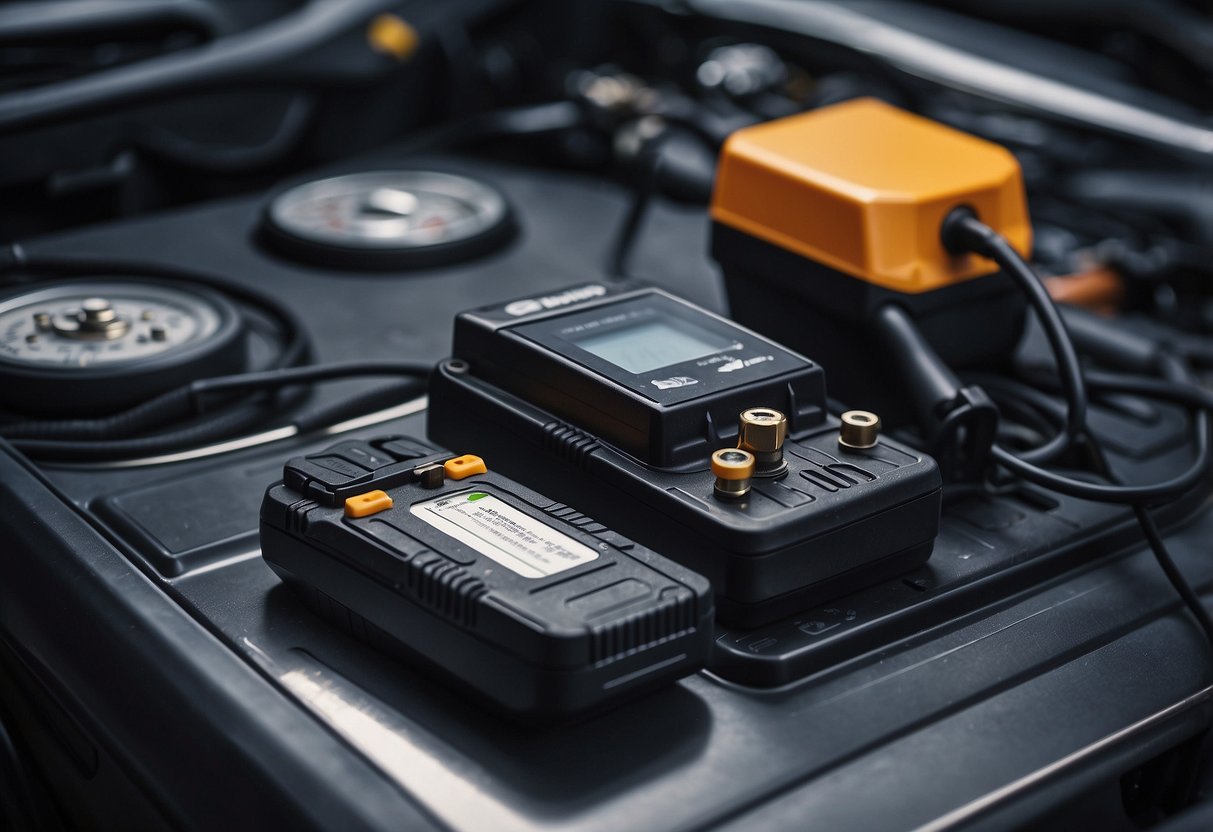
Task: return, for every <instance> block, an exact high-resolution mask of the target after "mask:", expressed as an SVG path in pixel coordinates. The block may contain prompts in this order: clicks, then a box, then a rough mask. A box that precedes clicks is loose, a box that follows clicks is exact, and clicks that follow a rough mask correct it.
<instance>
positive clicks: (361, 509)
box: [345, 490, 392, 519]
mask: <svg viewBox="0 0 1213 832" xmlns="http://www.w3.org/2000/svg"><path fill="white" fill-rule="evenodd" d="M391 507H392V498H391V497H389V496H388V495H387V492H386V491H379V490H375V491H368V492H366V493H365V494H355V495H354V496H353V497H346V498H345V516H346V517H353V518H355V519H357V518H359V517H368V516H370V515H372V514H376V513H378V512H380V511H384V510H386V509H389V508H391Z"/></svg>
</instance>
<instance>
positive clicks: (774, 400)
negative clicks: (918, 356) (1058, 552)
mask: <svg viewBox="0 0 1213 832" xmlns="http://www.w3.org/2000/svg"><path fill="white" fill-rule="evenodd" d="M838 430H839V427H838V423H837V421H836V420H834V419H832V418H830V417H829V416H828V415H827V413H826V397H825V374H824V373H823V371H822V369H821V367H819V366H818V365H817V364H815V363H813V362H812V361H809V360H808V359H806V358H804V357H803V356H800V355H798V354H796V353H794V352H791V351H790V350H787V349H785V348H784V347H781V346H780V345H778V344H776V343H774V342H773V341H769V340H767V339H766V338H763V337H761V336H759V335H757V334H755V333H753V332H751V331H749V330H747V329H743V328H742V327H740V326H738V325H736V324H735V323H733V322H732V321H729V320H727V319H725V318H722V317H719V316H717V315H713V314H711V313H710V312H707V311H706V310H704V309H701V308H699V307H697V306H694V305H692V304H690V303H688V302H686V301H684V300H681V299H679V298H676V297H674V296H673V295H670V294H668V293H666V292H663V291H661V290H658V289H651V288H636V287H630V288H629V287H626V286H618V287H612V288H611V289H607V288H606V287H604V286H600V285H596V284H589V285H583V286H577V287H573V288H571V289H568V290H566V291H563V292H557V293H554V294H552V295H548V296H544V297H533V298H525V299H521V300H516V301H512V302H510V303H504V304H499V305H495V306H490V307H485V308H482V309H478V310H475V311H472V312H465V313H463V314H461V315H459V316H458V317H457V318H456V320H455V335H454V349H453V357H452V358H451V359H449V360H447V361H445V362H443V363H441V364H440V365H439V366H438V368H437V369H436V370H435V373H434V376H433V377H432V379H431V384H430V413H429V419H428V431H429V434H430V436H431V437H432V438H433V439H434V440H435V441H437V442H440V443H442V444H444V445H447V446H464V447H466V446H469V445H472V444H475V446H476V447H478V448H484V449H485V450H486V452H487V453H491V454H492V458H493V460H494V463H495V465H496V466H497V467H498V468H499V469H500V470H503V471H506V472H507V473H509V474H510V475H511V476H514V477H516V478H518V479H520V480H523V481H525V482H528V483H531V484H534V485H536V486H538V487H540V488H542V489H544V490H545V491H547V492H549V493H552V494H555V495H557V496H559V497H560V498H561V499H562V500H566V501H567V502H569V503H570V504H571V505H574V506H576V507H577V508H578V509H579V510H584V511H586V512H589V513H591V514H593V515H595V516H598V517H601V518H602V520H603V521H604V522H607V523H610V524H611V525H612V526H613V527H616V528H618V529H619V530H620V531H621V532H623V533H624V534H627V535H628V536H630V537H635V538H636V539H637V540H639V541H641V542H643V543H645V544H646V545H649V546H652V547H653V548H655V549H657V550H658V551H660V552H662V553H663V554H666V555H668V556H669V557H671V558H673V559H674V560H677V561H679V562H680V563H683V564H684V565H686V566H689V567H691V568H693V569H695V570H696V571H699V572H702V573H704V574H705V575H707V576H708V577H709V579H710V580H711V581H712V584H713V588H714V589H715V591H716V594H717V607H718V608H719V609H720V613H721V616H722V618H724V619H726V620H729V621H731V622H735V623H737V624H740V625H742V626H748V625H757V624H759V623H763V622H766V621H771V620H773V619H775V618H777V617H779V616H781V615H784V614H786V613H789V612H792V611H794V610H796V609H800V608H803V607H804V606H805V605H807V604H811V603H814V602H815V601H820V600H823V599H826V598H831V597H834V596H836V595H838V594H842V593H845V592H847V591H849V590H851V589H854V588H857V587H859V586H864V585H867V584H870V583H875V582H877V581H880V580H882V579H884V578H887V577H890V576H892V575H895V574H898V573H899V572H902V571H905V570H908V569H910V568H912V567H914V566H917V565H919V564H921V563H922V562H923V561H925V560H926V559H927V558H928V557H929V556H930V553H931V547H932V545H933V541H934V537H935V534H936V531H937V529H938V523H939V504H940V479H939V473H938V469H937V467H936V465H935V462H934V461H933V460H932V459H930V457H928V456H926V455H924V454H921V453H918V452H915V451H912V450H911V449H909V448H907V447H905V446H903V445H900V444H897V443H895V442H891V441H888V440H885V439H882V440H880V441H879V442H877V443H874V444H872V445H871V446H869V447H866V448H856V447H848V446H846V445H840V444H839V442H838Z"/></svg>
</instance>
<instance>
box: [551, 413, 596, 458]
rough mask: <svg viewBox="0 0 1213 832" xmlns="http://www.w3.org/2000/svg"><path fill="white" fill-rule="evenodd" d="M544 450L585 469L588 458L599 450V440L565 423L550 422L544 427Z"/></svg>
mask: <svg viewBox="0 0 1213 832" xmlns="http://www.w3.org/2000/svg"><path fill="white" fill-rule="evenodd" d="M543 449H544V450H545V451H547V452H548V453H550V454H552V455H553V456H555V457H557V458H559V459H563V460H565V461H566V462H569V463H572V464H573V465H575V466H577V467H578V468H585V465H586V459H587V457H589V455H590V454H591V453H593V452H594V451H595V450H597V449H598V440H597V439H595V438H594V437H592V436H590V435H589V434H588V433H583V432H581V431H580V430H578V429H577V428H574V427H571V426H569V425H566V424H564V423H563V422H549V423H548V424H546V425H544V426H543Z"/></svg>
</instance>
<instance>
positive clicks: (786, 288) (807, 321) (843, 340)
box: [711, 223, 1026, 426]
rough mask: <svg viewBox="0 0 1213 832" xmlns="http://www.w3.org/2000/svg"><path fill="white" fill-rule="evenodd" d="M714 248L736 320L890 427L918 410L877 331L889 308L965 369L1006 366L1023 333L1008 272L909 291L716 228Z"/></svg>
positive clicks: (1019, 301) (1019, 299) (1020, 302)
mask: <svg viewBox="0 0 1213 832" xmlns="http://www.w3.org/2000/svg"><path fill="white" fill-rule="evenodd" d="M711 247H712V249H711V250H712V256H713V257H714V258H715V259H716V261H717V262H718V263H719V264H720V266H721V268H722V270H723V273H724V284H725V289H726V291H727V293H728V297H729V310H730V314H731V315H732V317H734V318H735V319H737V320H738V321H740V322H741V323H742V324H744V325H746V326H748V327H750V328H751V329H754V330H756V331H758V332H760V333H762V334H763V335H766V336H768V337H770V338H774V339H776V340H779V341H782V342H783V343H785V344H787V345H789V346H790V347H792V348H793V349H796V350H800V351H801V352H804V353H806V354H808V355H811V356H813V359H814V360H815V361H818V362H819V363H820V364H821V365H822V366H823V367H824V368H825V370H826V372H827V373H828V374H829V377H830V393H831V395H832V396H833V397H834V398H836V399H838V400H839V401H843V402H845V403H846V404H848V405H849V406H851V407H857V408H863V409H865V410H874V411H876V412H878V413H879V414H880V417H881V420H882V421H883V422H884V423H885V424H886V425H889V426H897V425H901V424H905V423H907V422H910V421H911V420H913V418H914V416H915V412H914V409H913V407H912V406H911V405H910V398H911V396H910V394H909V392H908V391H907V390H906V387H905V384H904V383H903V379H902V378H901V377H900V376H899V375H898V372H897V369H896V367H897V365H896V362H894V361H892V360H890V357H889V355H888V354H887V352H886V350H885V347H884V345H883V344H882V343H881V342H880V339H879V337H878V335H877V330H876V327H875V325H874V324H873V321H874V319H875V315H876V313H877V312H878V310H880V309H881V308H882V307H884V306H886V305H888V304H890V303H893V304H896V305H898V306H900V307H902V308H903V309H905V310H906V311H907V313H908V314H909V315H910V317H911V318H913V319H914V321H915V322H916V324H917V325H918V328H919V330H920V331H921V332H922V334H923V336H924V337H925V338H926V340H927V342H928V343H930V345H931V346H932V347H933V348H934V349H935V351H936V352H937V353H938V354H939V356H940V357H941V358H942V359H943V360H944V362H945V363H947V364H948V365H949V366H951V367H954V368H956V369H964V368H971V367H982V368H985V369H998V368H1000V367H1003V366H1005V364H1006V363H1007V361H1008V360H1009V358H1010V356H1011V355H1012V354H1013V353H1014V351H1015V348H1016V345H1017V344H1018V343H1019V340H1020V338H1021V337H1022V336H1023V331H1024V314H1025V309H1026V305H1025V301H1024V299H1023V295H1022V294H1021V293H1020V292H1019V291H1018V290H1017V289H1016V287H1015V285H1014V283H1012V281H1011V279H1010V278H1009V277H1007V276H1006V275H1003V274H990V275H986V276H984V277H977V278H973V279H970V280H966V281H963V282H960V283H957V284H955V285H953V286H948V287H946V288H943V289H936V290H934V291H930V292H923V293H921V294H905V293H901V292H894V291H891V290H889V289H885V288H883V287H881V286H877V285H875V284H872V283H869V282H867V281H866V280H861V279H859V278H856V277H852V276H850V275H848V274H844V273H842V272H840V271H838V270H836V269H832V268H830V267H829V266H826V265H823V264H821V263H818V262H815V261H813V260H809V259H807V258H805V257H802V256H800V255H799V254H795V253H793V252H791V251H788V250H787V249H783V248H780V247H779V246H776V245H772V244H771V243H768V242H766V241H764V240H759V239H757V238H756V237H752V236H750V235H748V234H745V233H743V232H741V231H738V230H736V229H734V228H730V227H729V226H727V225H723V224H721V223H713V224H712V240H711Z"/></svg>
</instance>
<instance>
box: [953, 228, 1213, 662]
mask: <svg viewBox="0 0 1213 832" xmlns="http://www.w3.org/2000/svg"><path fill="white" fill-rule="evenodd" d="M941 232H942V233H941V237H942V239H943V242H944V245H945V246H946V247H947V248H948V249H949V250H950V251H953V252H954V253H959V252H962V251H972V252H975V253H977V254H981V255H984V256H987V257H990V258H991V259H993V260H994V261H995V262H996V263H998V265H999V266H1000V267H1002V269H1003V270H1004V271H1006V272H1008V273H1010V274H1011V275H1012V277H1013V278H1014V279H1015V280H1016V282H1017V283H1018V284H1019V285H1020V287H1021V288H1022V289H1024V291H1025V293H1026V294H1027V295H1028V298H1029V301H1030V302H1031V303H1032V306H1033V308H1035V309H1036V311H1037V314H1038V315H1039V316H1040V320H1041V323H1042V325H1043V326H1044V329H1045V333H1046V336H1047V337H1048V339H1049V343H1050V346H1051V347H1052V348H1053V354H1054V358H1055V360H1056V362H1057V367H1058V375H1059V383H1060V386H1061V388H1062V390H1063V392H1064V393H1065V397H1066V400H1067V404H1068V405H1069V406H1068V407H1067V413H1066V417H1067V430H1066V433H1065V434H1058V435H1059V436H1063V435H1064V436H1065V437H1066V438H1067V439H1068V440H1069V441H1070V442H1072V443H1073V442H1079V441H1085V442H1086V444H1087V446H1088V447H1089V449H1090V450H1091V453H1092V455H1093V456H1094V457H1095V460H1096V462H1097V464H1098V467H1099V468H1100V469H1101V475H1102V476H1103V477H1104V478H1105V479H1107V480H1109V481H1111V482H1112V483H1114V484H1113V485H1103V484H1097V483H1087V482H1083V481H1081V480H1075V479H1072V478H1070V477H1065V476H1061V475H1058V474H1054V473H1052V472H1050V471H1046V470H1044V469H1042V468H1039V467H1037V466H1036V465H1033V464H1031V463H1030V462H1027V461H1025V460H1023V459H1021V458H1019V457H1017V456H1016V455H1015V454H1013V453H1011V452H1010V451H1008V450H1006V449H1005V448H1002V447H1001V446H999V445H997V444H995V445H994V446H993V448H991V454H992V456H993V458H994V460H995V461H996V462H998V463H999V464H1001V465H1002V466H1003V467H1005V468H1007V469H1008V470H1010V471H1011V472H1012V473H1015V474H1018V475H1019V476H1021V477H1022V478H1024V479H1026V480H1028V481H1030V482H1034V483H1036V484H1037V485H1043V486H1044V487H1046V488H1050V489H1052V490H1054V491H1058V492H1060V493H1063V494H1068V495H1070V496H1074V497H1079V498H1081V499H1088V500H1094V501H1098V502H1111V503H1127V504H1129V505H1131V506H1132V507H1133V513H1134V516H1135V517H1136V518H1137V522H1138V525H1140V526H1141V530H1142V533H1143V534H1144V535H1145V538H1146V542H1147V543H1148V545H1149V547H1150V551H1151V552H1152V553H1153V555H1154V559H1155V560H1156V561H1157V562H1158V565H1159V568H1160V569H1162V571H1163V574H1164V575H1166V577H1167V580H1168V581H1170V583H1171V586H1172V587H1174V589H1175V591H1176V592H1177V593H1178V594H1179V596H1180V598H1182V599H1183V602H1184V604H1185V605H1186V606H1187V607H1188V609H1189V611H1190V612H1191V613H1192V615H1193V616H1194V617H1195V618H1196V622H1197V624H1198V625H1199V626H1200V628H1201V630H1202V631H1203V632H1204V634H1205V637H1206V639H1208V642H1209V644H1210V645H1213V619H1210V616H1209V613H1208V610H1206V609H1205V607H1204V604H1203V603H1202V602H1201V600H1200V596H1199V595H1197V594H1196V592H1195V591H1194V590H1193V589H1192V587H1191V586H1190V585H1189V584H1188V582H1187V580H1186V579H1185V578H1184V576H1183V574H1182V573H1181V572H1180V571H1179V569H1178V567H1177V566H1176V565H1175V561H1174V560H1173V559H1172V558H1171V555H1170V553H1169V552H1168V551H1167V548H1166V544H1165V543H1164V541H1163V539H1162V535H1161V534H1160V533H1159V530H1158V526H1157V525H1156V524H1155V522H1154V518H1153V517H1152V516H1151V515H1150V512H1149V510H1148V508H1147V506H1148V504H1149V503H1150V502H1152V501H1161V500H1170V499H1175V498H1177V497H1179V496H1181V495H1182V494H1184V493H1186V492H1187V491H1188V490H1190V489H1191V488H1193V487H1194V486H1195V485H1196V484H1197V483H1199V482H1200V481H1201V480H1202V479H1204V478H1206V477H1207V476H1208V470H1207V468H1208V457H1209V407H1208V404H1209V402H1207V401H1205V399H1206V398H1207V396H1205V395H1201V394H1203V393H1204V391H1197V390H1195V388H1193V389H1192V391H1191V392H1189V393H1186V395H1185V398H1188V401H1186V402H1185V403H1186V404H1188V405H1189V406H1192V405H1193V404H1195V406H1196V407H1197V408H1198V409H1197V412H1196V418H1195V419H1194V420H1193V421H1194V424H1195V430H1196V442H1197V454H1196V457H1197V458H1196V462H1195V463H1194V464H1193V465H1192V466H1191V467H1190V468H1189V469H1188V470H1187V471H1185V472H1184V473H1183V474H1181V475H1180V476H1178V477H1175V478H1173V479H1171V480H1169V481H1167V482H1164V483H1154V484H1152V485H1146V486H1125V485H1120V484H1118V483H1117V479H1116V477H1115V475H1114V473H1113V472H1112V471H1111V470H1110V468H1109V467H1108V466H1107V463H1106V461H1105V458H1104V454H1103V450H1102V448H1101V447H1100V445H1099V442H1098V440H1097V439H1096V438H1095V437H1094V435H1093V434H1091V432H1090V431H1089V429H1088V428H1087V425H1086V403H1087V393H1086V378H1085V377H1084V375H1083V372H1082V367H1081V365H1080V364H1079V363H1078V355H1077V351H1076V350H1075V349H1074V344H1073V342H1072V341H1071V340H1070V338H1069V334H1068V332H1067V330H1066V328H1065V324H1064V323H1063V321H1062V319H1061V315H1060V313H1059V311H1058V309H1057V307H1056V306H1055V305H1054V303H1053V301H1052V298H1050V297H1049V295H1048V292H1047V291H1046V290H1045V288H1044V284H1043V283H1042V282H1041V280H1040V278H1039V277H1038V276H1037V275H1036V273H1035V271H1033V270H1032V268H1031V266H1029V265H1028V264H1027V262H1025V261H1024V260H1023V258H1022V257H1020V256H1019V253H1018V252H1017V251H1015V249H1014V248H1013V247H1012V246H1011V244H1010V243H1009V242H1008V241H1007V240H1006V239H1004V238H1003V237H1002V236H1001V235H999V234H998V233H997V232H996V231H994V230H993V229H992V228H990V227H989V226H987V225H985V224H984V223H982V222H981V221H980V220H978V219H977V217H976V216H975V215H974V214H973V212H972V211H971V210H969V209H958V210H956V211H953V212H952V213H951V214H950V215H949V216H948V218H947V219H945V221H944V224H943V228H942V229H941ZM1159 370H1160V372H1163V373H1164V374H1166V375H1168V376H1169V377H1170V378H1168V379H1167V380H1165V381H1162V382H1160V383H1159V384H1158V385H1157V386H1156V389H1159V390H1161V391H1165V392H1166V393H1167V394H1168V395H1170V396H1172V397H1179V396H1180V395H1181V393H1182V392H1183V388H1184V385H1183V384H1180V383H1179V382H1178V381H1176V377H1178V376H1180V375H1182V374H1183V368H1182V367H1180V366H1178V365H1177V364H1176V363H1170V362H1160V367H1159ZM1098 381H1099V382H1100V383H1101V384H1100V386H1101V387H1102V389H1104V390H1109V391H1117V392H1119V391H1123V390H1126V389H1128V388H1133V387H1136V388H1138V389H1139V390H1140V389H1142V388H1144V387H1145V386H1147V385H1143V384H1141V383H1140V382H1141V381H1142V380H1140V379H1137V380H1132V381H1130V382H1129V383H1127V384H1126V383H1124V382H1123V381H1122V380H1120V379H1118V378H1116V377H1113V378H1111V379H1107V378H1100V379H1098ZM1076 403H1077V404H1080V405H1081V406H1082V414H1081V415H1082V419H1081V421H1080V422H1078V424H1077V425H1075V419H1074V412H1073V408H1074V405H1075V404H1076Z"/></svg>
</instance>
